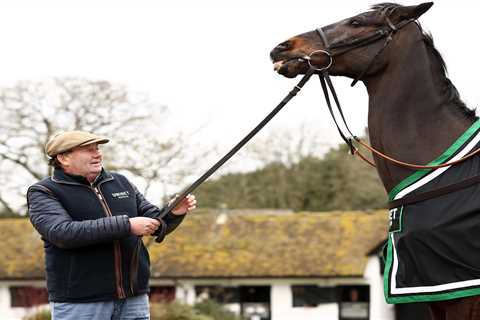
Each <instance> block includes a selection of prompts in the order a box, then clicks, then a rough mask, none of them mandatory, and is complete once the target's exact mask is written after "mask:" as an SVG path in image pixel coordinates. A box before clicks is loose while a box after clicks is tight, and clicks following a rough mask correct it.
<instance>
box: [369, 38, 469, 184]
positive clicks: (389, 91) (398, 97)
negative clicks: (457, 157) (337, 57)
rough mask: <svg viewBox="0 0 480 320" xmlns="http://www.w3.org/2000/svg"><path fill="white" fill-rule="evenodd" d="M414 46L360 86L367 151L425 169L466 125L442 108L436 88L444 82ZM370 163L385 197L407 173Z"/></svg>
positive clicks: (443, 103) (445, 106) (452, 108)
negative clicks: (365, 114)
mask: <svg viewBox="0 0 480 320" xmlns="http://www.w3.org/2000/svg"><path fill="white" fill-rule="evenodd" d="M412 41H413V40H412ZM420 43H421V45H419V43H418V42H417V43H412V44H411V46H410V47H409V49H407V50H408V52H404V54H403V55H402V56H399V57H396V59H397V61H390V62H389V65H388V66H387V68H386V70H385V71H384V72H383V73H382V74H380V75H378V76H376V77H374V78H371V79H369V80H368V81H365V84H366V86H367V90H368V93H369V116H368V127H369V133H370V140H371V143H372V145H373V147H374V148H376V149H378V150H380V151H382V152H384V153H386V154H387V155H390V156H392V157H394V158H396V159H399V160H401V161H405V162H409V163H415V164H426V163H428V162H430V161H432V160H433V159H435V158H436V157H438V156H439V155H440V154H442V153H443V152H444V151H445V150H446V149H447V148H448V147H449V146H450V145H451V144H452V143H453V142H454V141H455V139H456V138H458V136H459V135H461V133H463V132H464V131H465V130H466V128H468V126H469V125H470V123H469V121H468V120H467V119H466V118H464V117H459V116H458V114H456V112H458V111H457V110H456V107H455V106H451V105H449V103H448V102H447V101H448V100H447V99H446V97H445V93H444V92H442V86H441V85H440V84H439V83H438V82H439V79H443V77H444V76H443V75H441V74H439V68H438V67H432V65H431V63H432V62H431V61H430V59H431V57H430V56H429V53H428V52H427V48H426V47H425V45H424V44H423V43H422V42H420ZM407 47H408V46H407ZM404 49H405V48H404ZM375 161H376V163H377V168H378V172H379V175H380V178H381V179H382V182H383V184H384V186H385V188H386V190H387V191H390V190H391V189H392V188H393V187H394V186H395V185H397V184H398V183H399V182H400V181H401V180H403V179H404V178H405V177H407V176H409V175H410V174H412V173H413V170H412V169H407V168H403V167H399V166H398V165H394V164H392V163H390V162H387V161H385V160H383V159H380V158H378V157H375Z"/></svg>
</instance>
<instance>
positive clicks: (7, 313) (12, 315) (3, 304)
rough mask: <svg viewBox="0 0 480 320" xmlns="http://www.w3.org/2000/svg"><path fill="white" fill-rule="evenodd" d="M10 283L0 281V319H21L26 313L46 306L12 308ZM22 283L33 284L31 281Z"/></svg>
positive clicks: (46, 306) (34, 311)
mask: <svg viewBox="0 0 480 320" xmlns="http://www.w3.org/2000/svg"><path fill="white" fill-rule="evenodd" d="M10 285H11V284H10V283H1V285H0V319H1V320H21V319H22V318H23V317H24V316H26V315H31V314H33V313H36V312H38V311H40V310H41V309H42V308H48V305H43V306H37V307H33V308H12V307H11V301H10V291H9V289H8V288H9V286H10ZM22 285H34V284H32V283H23V284H22Z"/></svg>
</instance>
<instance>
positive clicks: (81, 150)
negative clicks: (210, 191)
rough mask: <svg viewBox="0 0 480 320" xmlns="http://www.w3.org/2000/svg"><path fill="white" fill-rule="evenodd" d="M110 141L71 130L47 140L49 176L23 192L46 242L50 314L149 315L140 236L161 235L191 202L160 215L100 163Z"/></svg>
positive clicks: (95, 317) (59, 317)
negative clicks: (104, 147)
mask: <svg viewBox="0 0 480 320" xmlns="http://www.w3.org/2000/svg"><path fill="white" fill-rule="evenodd" d="M108 141H109V140H108V139H106V138H104V137H100V136H97V135H94V134H91V133H88V132H82V131H69V132H65V133H61V134H58V135H56V136H54V137H53V138H52V139H50V141H49V142H48V143H47V144H46V148H45V150H46V153H47V155H48V156H49V157H50V161H49V164H50V165H52V166H54V168H55V169H54V172H53V175H52V176H51V177H48V178H45V179H43V180H41V181H39V182H37V183H36V184H34V185H32V186H31V187H30V188H29V189H28V192H27V200H28V209H29V216H30V221H31V222H32V224H33V226H34V227H35V229H36V230H37V231H38V232H39V233H40V234H41V236H42V239H43V241H44V247H45V267H46V276H47V289H48V295H49V301H50V305H51V310H52V317H53V319H54V320H70V319H75V320H77V319H89V320H104V319H122V320H126V319H149V305H148V296H147V293H148V280H149V275H150V273H149V267H150V266H149V264H150V263H149V256H148V252H147V250H146V248H145V247H144V245H143V242H142V241H141V237H142V236H148V235H155V236H158V235H161V236H163V235H165V234H168V233H170V232H172V231H173V230H174V229H175V228H176V227H177V226H178V225H179V224H180V223H181V222H182V220H183V218H184V216H185V213H187V212H189V211H191V210H193V209H195V207H196V200H195V197H194V196H193V195H189V196H187V197H186V198H185V199H183V200H182V201H181V202H180V204H179V205H178V206H177V207H176V208H175V209H173V210H172V211H171V212H169V213H168V214H167V215H165V216H164V217H159V214H160V212H161V210H160V209H159V208H157V207H155V206H154V205H152V204H151V203H149V202H148V201H147V200H146V199H145V198H144V197H143V195H142V194H141V193H140V192H139V191H138V190H137V188H136V187H135V186H133V185H132V184H131V183H130V182H129V181H128V180H127V179H126V178H125V177H124V176H122V175H120V174H118V173H113V172H108V171H106V170H104V169H103V166H102V153H101V151H100V149H99V145H100V144H104V143H107V142H108Z"/></svg>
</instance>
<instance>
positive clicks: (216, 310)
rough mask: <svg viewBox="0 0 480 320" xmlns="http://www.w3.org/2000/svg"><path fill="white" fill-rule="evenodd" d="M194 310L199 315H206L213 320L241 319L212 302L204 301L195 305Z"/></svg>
mask: <svg viewBox="0 0 480 320" xmlns="http://www.w3.org/2000/svg"><path fill="white" fill-rule="evenodd" d="M194 309H195V310H197V311H198V313H200V314H204V315H207V316H209V317H211V318H212V319H213V320H240V319H241V318H240V317H238V316H237V315H235V314H234V313H233V312H230V311H228V310H226V309H225V308H224V307H223V306H222V305H220V304H218V303H217V302H215V301H214V300H205V301H203V302H200V303H197V304H195V306H194Z"/></svg>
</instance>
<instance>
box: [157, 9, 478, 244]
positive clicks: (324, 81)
mask: <svg viewBox="0 0 480 320" xmlns="http://www.w3.org/2000/svg"><path fill="white" fill-rule="evenodd" d="M385 21H386V26H384V27H382V28H380V29H378V30H376V31H375V32H373V33H372V34H370V35H367V36H365V37H362V38H357V39H351V40H349V41H347V40H344V41H340V42H337V43H333V44H329V42H328V40H327V37H326V35H325V33H324V31H323V30H322V28H318V29H316V31H317V33H318V35H319V36H320V38H321V39H322V41H323V43H324V46H325V50H315V51H313V52H311V53H310V54H309V55H308V56H304V57H302V58H301V59H303V60H306V61H307V63H308V65H309V66H310V68H309V69H308V70H307V72H306V73H305V75H304V76H303V77H302V79H301V80H300V82H299V83H298V84H297V85H296V86H295V87H294V88H293V89H292V90H291V91H290V92H289V93H288V95H287V96H286V97H285V98H284V99H283V100H282V101H281V102H280V103H279V104H278V105H277V106H276V107H275V109H273V110H272V111H271V112H270V113H269V114H268V115H267V116H266V117H265V118H264V119H263V120H262V121H261V122H260V123H259V124H258V125H257V126H256V127H255V128H254V129H253V130H252V131H250V132H249V133H248V134H247V135H246V136H245V137H244V138H243V139H242V140H241V141H240V142H238V143H237V144H236V145H235V146H234V147H233V148H232V149H231V150H230V151H229V152H228V153H227V154H226V155H224V156H223V157H222V158H221V159H220V160H218V161H217V162H216V163H215V164H214V165H213V166H212V167H211V168H210V169H208V170H207V171H206V172H205V173H204V174H203V175H202V176H201V177H200V178H198V179H197V180H196V181H195V182H194V183H192V184H191V185H190V186H189V187H187V188H186V189H184V191H182V192H181V193H180V194H179V195H177V196H176V197H175V199H174V200H173V201H171V202H170V203H169V204H168V205H167V206H165V207H164V208H163V209H162V212H161V213H160V214H159V215H158V217H157V219H160V220H161V219H162V218H163V217H165V215H167V214H168V212H170V211H171V210H172V209H173V208H175V207H176V206H177V205H178V204H179V203H180V202H181V201H182V200H183V199H184V198H185V197H186V196H187V195H188V194H190V193H191V192H193V191H194V190H195V189H196V188H197V187H198V186H200V185H201V184H202V183H203V182H204V181H205V180H207V179H208V178H209V177H210V176H211V175H212V174H213V173H214V172H215V171H217V170H218V169H219V168H220V167H221V166H222V165H223V164H224V163H225V162H226V161H227V160H229V159H230V158H231V157H232V156H233V155H234V154H235V153H237V152H238V150H240V149H241V148H242V147H243V146H244V145H245V144H246V143H247V142H248V141H250V139H252V138H253V136H255V135H256V134H257V133H258V132H259V131H260V130H261V129H262V128H263V127H264V126H265V125H266V124H267V123H268V122H269V121H270V120H271V119H272V118H273V117H274V116H275V115H276V114H277V113H278V112H279V111H280V110H281V109H282V108H283V107H284V106H285V105H286V104H287V103H288V102H289V101H290V100H291V99H292V98H293V97H294V96H296V95H297V93H298V92H299V91H300V90H301V89H302V88H303V86H304V85H305V83H307V81H308V80H309V79H310V77H311V76H312V75H313V74H315V73H316V74H318V76H319V79H320V83H321V86H322V89H323V92H324V95H325V100H326V102H327V106H328V109H329V111H330V114H331V116H332V118H333V121H334V122H335V125H336V127H337V130H338V132H339V134H340V136H341V137H342V139H343V140H344V141H345V143H346V144H347V145H348V146H349V147H350V152H351V154H352V155H357V156H359V157H360V158H361V159H363V160H364V161H366V162H367V163H369V164H370V165H372V166H374V167H375V164H374V163H372V162H371V161H370V160H368V159H367V157H365V156H363V155H362V154H361V153H360V152H359V150H358V148H356V147H355V146H354V145H353V141H355V142H357V143H359V144H360V145H362V146H364V147H365V148H366V149H368V150H370V151H371V152H372V153H374V154H376V155H378V156H379V157H381V158H383V159H385V160H388V161H391V162H393V163H395V164H398V165H400V166H405V167H409V168H413V169H437V168H441V167H446V166H450V165H454V164H457V163H459V162H462V161H464V160H466V159H468V158H470V157H472V156H473V155H475V154H476V153H477V152H480V149H478V150H476V151H475V152H472V153H470V154H468V155H466V156H464V157H463V158H461V159H459V160H457V161H452V162H449V163H444V164H441V165H437V166H424V165H416V164H410V163H406V162H402V161H399V160H396V159H393V158H391V157H389V156H387V155H385V154H383V153H381V152H380V151H378V150H376V149H374V148H373V147H371V146H369V145H368V144H366V143H364V142H363V141H361V140H360V139H359V138H358V137H356V136H355V135H353V134H352V132H351V131H350V129H349V127H348V125H347V122H346V120H345V116H344V115H343V111H342V108H341V106H340V101H339V100H338V96H337V94H336V91H335V88H334V86H333V83H332V81H331V79H330V75H329V73H328V70H329V69H330V67H331V66H332V65H333V64H334V59H333V58H334V57H335V56H339V55H341V54H344V53H346V52H348V51H351V50H353V49H356V48H359V47H363V46H366V45H368V44H370V43H373V42H376V41H379V40H381V39H384V38H385V43H384V45H383V47H382V48H381V49H380V50H379V51H378V52H377V53H376V54H375V56H374V57H373V58H372V59H371V61H370V62H369V63H368V64H367V66H366V67H365V69H364V70H363V71H362V72H361V73H360V74H359V75H358V76H357V77H356V78H355V79H354V80H353V82H352V84H351V85H352V86H354V85H355V84H356V83H357V82H358V81H359V80H360V79H362V78H363V76H364V75H365V74H366V73H367V71H368V70H369V69H370V67H371V66H372V65H373V62H374V61H375V59H376V58H377V57H378V56H379V55H380V53H381V52H382V51H383V50H384V49H385V48H386V47H387V46H388V44H389V43H390V41H391V40H392V37H393V35H394V34H395V32H396V31H398V30H400V29H401V28H403V27H404V26H406V25H408V24H409V23H411V22H415V21H414V20H405V21H402V22H400V23H399V24H398V25H394V24H393V23H392V22H391V21H390V19H389V18H388V16H386V15H385ZM331 50H335V52H334V53H332V52H331ZM319 54H323V55H326V56H327V57H328V61H329V62H328V63H327V64H326V65H325V66H323V67H318V66H315V65H313V64H312V61H311V60H312V57H314V56H315V55H319ZM329 90H330V92H331V94H332V97H333V99H334V101H335V104H336V106H337V109H338V112H339V114H340V116H341V118H342V121H343V123H344V125H345V128H346V129H347V131H348V134H349V136H350V137H349V138H347V135H346V134H345V133H344V132H343V131H342V130H341V128H340V126H339V125H338V122H337V119H336V118H335V114H334V112H333V108H332V104H331V102H330V94H329ZM477 182H480V175H479V176H478V177H476V178H473V179H470V180H468V181H465V182H463V183H462V184H461V185H460V184H458V186H457V184H455V186H453V188H455V189H458V188H464V187H466V186H468V185H471V184H474V183H477ZM440 191H441V192H445V193H446V192H451V191H452V186H447V187H445V188H443V189H442V190H440ZM437 195H438V192H434V193H432V194H425V195H424V197H428V198H431V197H434V196H437ZM419 199H420V198H419V197H415V198H413V199H406V200H407V201H409V202H417V201H422V200H424V199H423V198H422V199H420V200H419ZM399 200H402V199H399ZM395 201H397V200H395ZM395 201H393V203H394V202H395ZM393 203H391V205H392V204H393ZM395 204H397V203H395ZM164 229H165V228H164ZM165 234H166V232H165V230H163V231H162V232H160V234H159V235H158V236H157V237H156V239H155V241H156V242H162V241H163V239H164V237H165Z"/></svg>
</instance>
